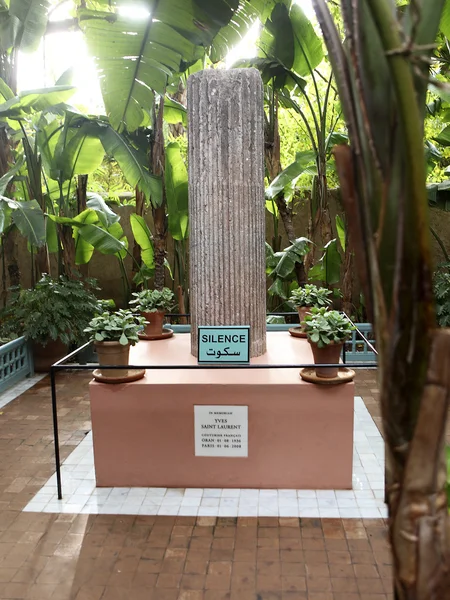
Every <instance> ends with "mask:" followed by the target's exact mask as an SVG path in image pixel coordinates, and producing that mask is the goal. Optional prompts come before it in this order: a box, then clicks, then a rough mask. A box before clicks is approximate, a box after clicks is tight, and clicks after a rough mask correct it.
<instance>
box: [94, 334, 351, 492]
mask: <svg viewBox="0 0 450 600" xmlns="http://www.w3.org/2000/svg"><path fill="white" fill-rule="evenodd" d="M251 362H252V364H301V363H303V364H305V363H312V362H313V358H312V353H311V350H310V347H309V344H308V342H307V341H306V340H302V339H298V338H293V337H291V336H290V335H289V333H288V332H270V333H268V334H267V352H266V354H264V355H263V356H260V357H258V358H254V359H252V360H251ZM130 363H131V364H133V365H144V364H155V365H170V364H173V365H180V364H183V365H190V364H192V365H195V364H197V361H196V359H195V358H194V357H193V356H192V355H191V354H190V336H189V335H188V334H176V335H174V336H173V337H172V338H170V339H168V340H161V341H157V342H145V341H140V342H139V343H138V344H137V345H136V346H135V347H134V348H132V351H131V355H130ZM89 387H90V400H91V415H92V432H93V441H94V461H95V473H96V478H97V486H103V487H113V486H114V487H180V488H186V487H201V488H204V487H208V488H226V487H236V488H290V489H346V488H347V489H350V488H351V487H352V458H353V403H354V385H353V383H346V384H341V385H332V386H326V385H324V386H322V385H314V384H311V383H306V382H305V381H303V380H302V379H301V377H300V375H299V369H292V368H291V369H257V370H256V369H255V370H253V371H250V370H245V369H214V370H213V369H210V370H206V369H205V370H186V369H185V370H183V369H175V370H158V369H155V370H150V369H148V370H147V372H146V375H145V377H144V378H143V379H141V380H139V381H136V382H133V383H125V384H116V385H111V384H104V383H97V382H95V381H93V382H91V383H90V386H89ZM200 405H207V406H215V405H219V406H233V405H235V406H247V407H248V456H247V457H228V456H227V457H210V456H195V442H194V406H200Z"/></svg>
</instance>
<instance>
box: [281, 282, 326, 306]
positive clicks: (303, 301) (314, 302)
mask: <svg viewBox="0 0 450 600" xmlns="http://www.w3.org/2000/svg"><path fill="white" fill-rule="evenodd" d="M330 296H331V290H327V288H323V287H317V286H315V285H312V284H310V283H307V284H306V285H305V286H304V287H299V288H297V289H296V290H293V291H292V294H291V297H290V298H289V300H290V301H291V302H292V304H293V305H294V306H296V307H298V306H316V307H318V308H320V307H322V306H330V304H331V299H330Z"/></svg>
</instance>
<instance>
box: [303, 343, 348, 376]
mask: <svg viewBox="0 0 450 600" xmlns="http://www.w3.org/2000/svg"><path fill="white" fill-rule="evenodd" d="M308 342H309V343H310V344H311V350H312V353H313V356H314V362H315V363H316V364H319V365H322V364H326V363H330V364H332V365H335V364H338V363H339V359H340V356H341V350H342V346H343V345H344V344H343V343H341V344H335V343H334V342H332V343H331V344H328V345H327V346H325V347H324V348H319V347H318V346H317V344H315V343H314V342H311V340H308ZM338 371H339V367H316V375H317V377H323V378H324V379H332V378H333V377H337V374H338Z"/></svg>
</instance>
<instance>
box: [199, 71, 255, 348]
mask: <svg viewBox="0 0 450 600" xmlns="http://www.w3.org/2000/svg"><path fill="white" fill-rule="evenodd" d="M263 110H264V108H263V87H262V81H261V77H260V75H259V73H258V71H257V70H256V69H232V70H229V71H225V70H217V69H210V70H206V71H201V72H199V73H195V74H194V75H191V76H190V77H189V79H188V121H189V130H188V143H189V227H190V312H191V325H192V329H191V331H192V333H191V352H192V354H193V355H194V356H197V326H198V325H250V328H251V329H250V334H251V345H250V356H260V355H261V354H264V353H265V351H266V274H265V245H264V242H265V215H264V112H263Z"/></svg>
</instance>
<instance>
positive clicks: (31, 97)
mask: <svg viewBox="0 0 450 600" xmlns="http://www.w3.org/2000/svg"><path fill="white" fill-rule="evenodd" d="M74 93H75V88H74V87H73V86H69V85H58V86H54V87H49V88H42V89H38V90H27V91H24V92H21V93H20V94H18V95H17V96H13V97H12V98H11V97H10V98H9V100H7V101H6V102H3V103H2V104H0V119H1V120H4V119H7V118H8V119H22V118H23V117H24V116H25V115H27V114H30V113H33V112H40V111H42V110H46V109H48V108H49V107H50V106H53V105H55V104H59V103H61V102H65V101H66V100H68V99H69V98H70V97H71V96H72V95H73V94H74ZM2 95H3V97H5V95H4V93H3V92H2Z"/></svg>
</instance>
